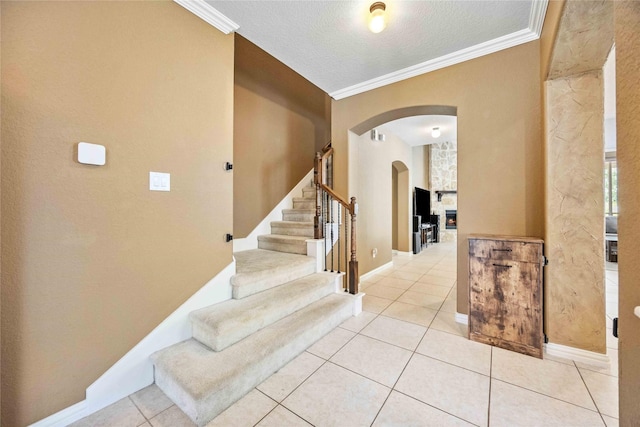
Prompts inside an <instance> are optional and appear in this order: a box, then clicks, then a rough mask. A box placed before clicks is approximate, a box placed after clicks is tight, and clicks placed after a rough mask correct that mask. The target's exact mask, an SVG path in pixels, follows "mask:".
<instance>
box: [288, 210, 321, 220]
mask: <svg viewBox="0 0 640 427" xmlns="http://www.w3.org/2000/svg"><path fill="white" fill-rule="evenodd" d="M315 216H316V210H315V209H283V210H282V219H283V221H302V222H309V221H313V218H314V217H315Z"/></svg>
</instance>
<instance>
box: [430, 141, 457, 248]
mask: <svg viewBox="0 0 640 427" xmlns="http://www.w3.org/2000/svg"><path fill="white" fill-rule="evenodd" d="M429 181H430V189H431V210H432V213H433V214H435V215H439V217H440V224H439V227H438V228H439V236H438V237H439V241H440V242H454V241H456V240H457V224H458V218H457V212H458V195H457V193H456V191H457V189H458V146H457V144H456V143H455V142H442V143H439V144H431V145H429ZM447 213H453V216H451V215H449V218H447ZM449 220H452V222H450V221H449Z"/></svg>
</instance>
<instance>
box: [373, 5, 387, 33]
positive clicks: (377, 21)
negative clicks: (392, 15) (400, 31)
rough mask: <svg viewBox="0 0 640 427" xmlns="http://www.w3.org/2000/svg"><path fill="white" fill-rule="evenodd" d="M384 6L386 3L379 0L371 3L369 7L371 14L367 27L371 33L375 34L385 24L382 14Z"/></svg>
mask: <svg viewBox="0 0 640 427" xmlns="http://www.w3.org/2000/svg"><path fill="white" fill-rule="evenodd" d="M386 8H387V7H386V5H385V4H384V3H382V2H381V1H377V2H375V3H373V4H372V5H371V7H370V8H369V12H370V13H371V16H369V29H370V30H371V32H372V33H376V34H377V33H379V32H380V31H382V30H384V28H385V27H386V26H387V22H386V17H385V14H384V11H385V9H386Z"/></svg>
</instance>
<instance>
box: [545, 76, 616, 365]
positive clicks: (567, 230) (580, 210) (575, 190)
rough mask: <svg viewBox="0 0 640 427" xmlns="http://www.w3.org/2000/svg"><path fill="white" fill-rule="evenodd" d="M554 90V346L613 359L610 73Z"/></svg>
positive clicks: (550, 294)
mask: <svg viewBox="0 0 640 427" xmlns="http://www.w3.org/2000/svg"><path fill="white" fill-rule="evenodd" d="M546 88H547V95H546V98H547V106H546V112H547V125H546V127H547V129H548V135H547V140H548V148H547V152H548V154H547V159H546V163H547V182H548V186H547V189H546V208H547V218H546V234H547V235H546V237H545V243H546V246H547V248H546V251H547V254H548V257H549V265H548V266H547V279H548V280H547V283H546V285H545V303H546V307H545V318H546V326H547V327H546V333H547V337H548V338H549V341H550V342H552V343H554V344H562V345H566V346H570V347H576V348H581V349H584V350H589V351H595V352H598V353H606V340H605V334H606V325H605V301H604V189H603V184H602V183H603V179H604V177H603V170H604V141H603V137H604V90H603V82H602V72H601V71H595V72H591V73H586V74H580V75H578V76H571V77H567V78H560V79H555V80H550V81H548V82H547V83H546Z"/></svg>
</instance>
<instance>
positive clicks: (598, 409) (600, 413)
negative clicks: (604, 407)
mask: <svg viewBox="0 0 640 427" xmlns="http://www.w3.org/2000/svg"><path fill="white" fill-rule="evenodd" d="M573 366H574V367H575V368H576V370H577V371H578V375H580V379H581V380H582V384H584V388H586V389H587V393H589V397H590V398H591V401H592V402H593V406H595V407H596V410H597V411H598V415H600V419H601V420H602V422H603V423H604V425H605V426H606V425H607V423H606V421H605V420H604V417H603V416H602V415H603V414H602V412H601V411H600V407H599V406H598V404H597V403H596V400H595V399H594V398H593V395H592V394H591V390H589V386H588V385H587V382H586V381H585V380H584V377H583V376H582V372H580V368H578V365H576V362H575V360H574V361H573Z"/></svg>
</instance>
